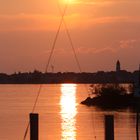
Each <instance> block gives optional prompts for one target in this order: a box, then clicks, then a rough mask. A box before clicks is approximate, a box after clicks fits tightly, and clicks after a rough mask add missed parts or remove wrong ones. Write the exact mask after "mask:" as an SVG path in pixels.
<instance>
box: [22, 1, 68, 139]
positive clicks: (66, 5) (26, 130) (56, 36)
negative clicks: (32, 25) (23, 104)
mask: <svg viewBox="0 0 140 140" xmlns="http://www.w3.org/2000/svg"><path fill="white" fill-rule="evenodd" d="M67 8H68V1H67V3H66V4H65V8H64V12H63V14H62V17H61V20H60V24H59V26H58V29H57V32H56V35H55V38H54V41H53V44H52V49H51V52H50V56H49V59H48V62H47V65H46V68H45V73H47V72H48V68H49V65H50V61H51V58H52V55H53V52H54V48H55V46H56V42H57V39H58V36H59V33H60V29H61V26H62V23H63V19H64V16H65V14H66V11H67ZM42 87H43V85H42V84H41V85H40V86H39V89H38V92H37V97H36V99H35V103H34V105H33V108H32V113H34V111H35V108H36V105H37V102H38V99H39V95H40V93H41V89H42ZM29 126H30V123H29V122H28V124H27V127H26V129H25V133H24V136H23V140H26V137H27V134H28V130H29Z"/></svg>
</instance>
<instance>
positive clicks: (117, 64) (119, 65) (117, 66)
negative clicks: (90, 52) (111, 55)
mask: <svg viewBox="0 0 140 140" xmlns="http://www.w3.org/2000/svg"><path fill="white" fill-rule="evenodd" d="M120 70H121V64H120V61H119V60H118V61H117V63H116V72H119V71H120Z"/></svg>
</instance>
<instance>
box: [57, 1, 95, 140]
mask: <svg viewBox="0 0 140 140" xmlns="http://www.w3.org/2000/svg"><path fill="white" fill-rule="evenodd" d="M58 8H59V11H60V14H61V15H62V10H61V7H60V5H59V3H58ZM63 24H64V26H65V30H66V34H67V36H68V39H69V42H70V45H71V47H72V50H73V53H74V57H75V60H76V63H77V66H78V69H79V71H80V72H81V73H82V68H81V66H80V62H79V60H78V57H77V54H76V51H75V47H74V43H73V40H72V37H71V35H70V32H69V30H68V27H67V24H66V22H65V19H64V18H63ZM84 86H85V89H86V91H87V92H88V94H89V95H90V92H89V90H88V88H87V85H86V84H84ZM91 115H92V117H91V119H92V122H93V125H92V130H93V132H94V139H95V140H96V139H97V136H96V130H95V121H94V117H95V115H94V112H92V114H91Z"/></svg>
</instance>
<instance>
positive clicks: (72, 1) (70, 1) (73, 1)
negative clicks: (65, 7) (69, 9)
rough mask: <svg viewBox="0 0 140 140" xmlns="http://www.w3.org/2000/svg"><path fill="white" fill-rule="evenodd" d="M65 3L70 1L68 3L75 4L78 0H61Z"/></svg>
mask: <svg viewBox="0 0 140 140" xmlns="http://www.w3.org/2000/svg"><path fill="white" fill-rule="evenodd" d="M61 1H62V2H63V3H64V4H66V3H68V4H73V3H75V2H76V0H61Z"/></svg>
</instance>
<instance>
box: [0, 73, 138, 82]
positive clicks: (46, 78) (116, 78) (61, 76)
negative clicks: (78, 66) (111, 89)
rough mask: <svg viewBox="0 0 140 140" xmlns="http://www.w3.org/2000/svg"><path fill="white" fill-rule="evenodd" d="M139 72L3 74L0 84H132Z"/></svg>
mask: <svg viewBox="0 0 140 140" xmlns="http://www.w3.org/2000/svg"><path fill="white" fill-rule="evenodd" d="M138 75H139V71H134V72H127V71H124V70H122V71H119V72H114V71H111V72H104V71H98V72H96V73H86V72H83V73H74V72H63V73H62V72H58V73H42V72H40V71H37V70H35V71H34V72H25V73H21V72H19V73H14V74H10V75H8V74H5V73H0V84H48V83H49V84H57V83H81V84H82V83H134V82H136V81H137V80H138V77H139V76H138Z"/></svg>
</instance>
